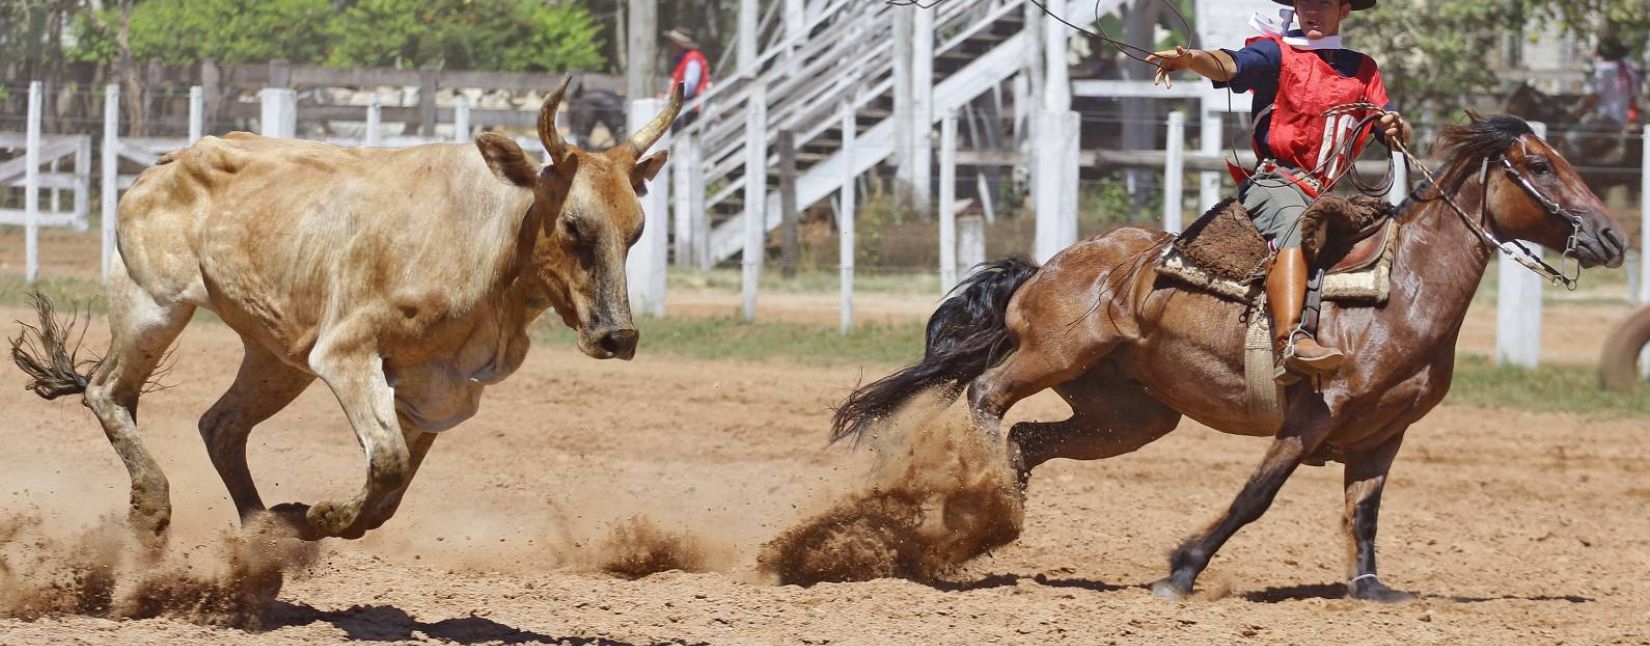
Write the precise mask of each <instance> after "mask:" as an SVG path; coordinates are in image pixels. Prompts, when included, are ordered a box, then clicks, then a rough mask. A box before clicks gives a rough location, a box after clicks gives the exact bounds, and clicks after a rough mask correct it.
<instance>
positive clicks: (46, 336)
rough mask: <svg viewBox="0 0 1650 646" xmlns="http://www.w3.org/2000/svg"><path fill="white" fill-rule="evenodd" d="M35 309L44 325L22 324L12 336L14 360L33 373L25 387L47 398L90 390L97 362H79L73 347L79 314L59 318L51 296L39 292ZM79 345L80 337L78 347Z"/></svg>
mask: <svg viewBox="0 0 1650 646" xmlns="http://www.w3.org/2000/svg"><path fill="white" fill-rule="evenodd" d="M34 310H35V313H36V314H37V315H38V316H39V319H40V327H35V326H33V325H29V324H27V323H22V324H21V325H22V326H23V330H22V332H21V333H20V334H18V335H17V338H15V339H11V360H12V361H13V362H15V363H16V364H17V367H18V368H21V369H22V370H23V372H24V373H25V374H27V375H28V376H29V383H28V384H26V385H25V387H26V388H28V389H29V390H32V391H34V393H35V394H36V395H40V396H41V397H44V398H46V399H57V398H58V397H62V396H64V395H73V394H76V393H82V392H86V384H87V383H89V382H90V380H91V369H92V368H96V367H97V363H96V362H84V361H79V360H77V359H75V351H74V350H70V349H69V346H68V344H69V340H70V338H69V337H71V336H74V329H75V325H76V324H77V322H78V317H71V318H70V319H69V320H68V322H67V323H65V322H63V321H60V320H58V318H57V315H56V312H55V311H54V309H53V308H52V301H51V299H49V298H46V297H45V296H44V295H41V294H39V293H36V294H35V295H34ZM31 336H32V337H33V338H32V339H31V338H30V337H31ZM79 346H80V343H79V340H78V339H76V340H75V348H76V349H77V350H78V349H79Z"/></svg>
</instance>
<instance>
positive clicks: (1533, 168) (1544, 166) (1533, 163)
mask: <svg viewBox="0 0 1650 646" xmlns="http://www.w3.org/2000/svg"><path fill="white" fill-rule="evenodd" d="M1530 172H1532V173H1535V174H1537V175H1551V174H1553V167H1552V165H1551V164H1548V163H1547V160H1545V159H1532V160H1530Z"/></svg>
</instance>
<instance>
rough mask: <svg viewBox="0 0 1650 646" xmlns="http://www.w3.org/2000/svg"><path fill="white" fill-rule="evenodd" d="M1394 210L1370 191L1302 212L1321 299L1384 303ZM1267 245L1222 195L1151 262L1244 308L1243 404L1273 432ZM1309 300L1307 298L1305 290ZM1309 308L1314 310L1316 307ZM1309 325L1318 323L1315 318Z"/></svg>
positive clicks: (1164, 275) (1329, 198)
mask: <svg viewBox="0 0 1650 646" xmlns="http://www.w3.org/2000/svg"><path fill="white" fill-rule="evenodd" d="M1396 211H1397V210H1396V209H1395V208H1394V207H1393V206H1392V205H1390V204H1387V203H1386V201H1384V200H1381V199H1379V198H1372V197H1364V196H1359V197H1353V198H1350V199H1349V198H1344V197H1340V196H1338V195H1325V196H1322V197H1319V198H1318V200H1317V201H1316V202H1313V203H1312V205H1311V206H1309V207H1307V209H1306V212H1305V213H1303V214H1302V215H1301V250H1302V251H1303V252H1304V253H1305V255H1306V261H1307V264H1308V265H1309V266H1310V267H1312V268H1313V269H1314V270H1316V269H1320V268H1321V269H1324V270H1325V271H1324V276H1323V279H1322V280H1321V281H1313V282H1314V283H1317V284H1316V285H1313V284H1309V286H1308V288H1309V290H1311V289H1313V288H1315V289H1316V290H1317V292H1318V294H1317V296H1318V297H1319V298H1322V299H1323V300H1330V301H1335V302H1337V303H1339V304H1340V305H1341V306H1343V307H1346V306H1360V305H1361V306H1373V305H1381V304H1384V303H1386V300H1387V295H1388V294H1389V293H1390V291H1391V273H1392V263H1393V260H1394V256H1395V255H1396V253H1397V247H1398V245H1397V239H1398V226H1399V225H1398V221H1397V219H1396V218H1395V217H1394V214H1395V213H1396ZM1270 255H1271V249H1270V248H1269V246H1268V245H1267V243H1266V240H1265V239H1264V238H1262V237H1261V235H1260V232H1259V231H1258V230H1256V229H1255V224H1254V221H1253V220H1251V219H1250V218H1249V214H1248V213H1247V212H1245V211H1244V209H1243V205H1242V204H1241V203H1239V202H1238V201H1237V200H1233V199H1227V200H1225V201H1223V202H1221V203H1219V204H1216V205H1215V207H1214V208H1212V209H1209V212H1208V213H1205V214H1203V216H1202V217H1200V218H1198V219H1197V221H1196V222H1194V223H1192V226H1190V227H1187V228H1186V231H1185V232H1184V233H1182V234H1180V235H1179V236H1178V237H1176V238H1175V239H1174V240H1173V241H1172V242H1171V243H1170V244H1168V245H1165V246H1164V249H1163V255H1162V257H1161V258H1159V259H1158V262H1157V274H1158V276H1159V279H1160V280H1163V279H1167V280H1170V281H1173V282H1176V283H1179V284H1181V285H1184V286H1186V287H1190V288H1193V289H1197V290H1201V291H1205V292H1208V293H1210V294H1214V295H1216V296H1220V297H1222V298H1225V299H1228V300H1233V301H1238V302H1240V303H1244V304H1246V305H1247V306H1248V311H1247V312H1245V316H1244V320H1245V323H1246V324H1247V326H1246V328H1247V329H1246V330H1245V331H1244V342H1243V348H1244V349H1243V354H1244V361H1243V363H1244V369H1243V371H1244V382H1245V385H1246V387H1245V389H1246V391H1247V397H1246V401H1245V408H1246V409H1247V411H1248V412H1249V414H1250V415H1251V416H1252V417H1253V418H1255V419H1257V420H1262V421H1264V422H1266V423H1267V424H1268V425H1269V426H1270V427H1271V430H1272V431H1276V430H1277V429H1278V428H1279V427H1281V426H1282V424H1283V407H1284V391H1283V389H1282V388H1281V387H1280V386H1278V384H1277V382H1276V381H1275V380H1274V379H1273V375H1274V373H1273V370H1274V363H1273V355H1274V349H1273V347H1272V332H1271V327H1272V322H1271V317H1269V316H1266V315H1265V314H1263V312H1265V311H1266V287H1265V279H1266V261H1267V259H1268V257H1269V256H1270ZM1307 298H1308V300H1309V301H1310V300H1311V299H1312V298H1313V296H1312V295H1311V294H1308V296H1307ZM1310 309H1313V310H1315V306H1314V307H1311V308H1310ZM1306 322H1307V324H1308V325H1310V326H1312V327H1313V328H1315V327H1316V317H1315V315H1314V316H1311V317H1310V318H1308V319H1307V320H1306Z"/></svg>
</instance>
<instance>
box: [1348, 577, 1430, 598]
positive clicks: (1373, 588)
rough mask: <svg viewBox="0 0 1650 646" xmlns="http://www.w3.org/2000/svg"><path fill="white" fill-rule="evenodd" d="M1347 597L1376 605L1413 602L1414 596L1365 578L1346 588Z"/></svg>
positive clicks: (1376, 580)
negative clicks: (1372, 602)
mask: <svg viewBox="0 0 1650 646" xmlns="http://www.w3.org/2000/svg"><path fill="white" fill-rule="evenodd" d="M1347 596H1349V597H1352V598H1353V599H1357V600H1359V601H1374V602H1376V603H1405V602H1409V601H1414V600H1415V595H1413V594H1410V593H1408V592H1404V591H1403V590H1394V589H1392V588H1389V587H1387V585H1386V584H1385V583H1381V582H1380V580H1378V579H1375V578H1366V579H1362V580H1359V581H1354V582H1352V584H1351V585H1349V586H1347Z"/></svg>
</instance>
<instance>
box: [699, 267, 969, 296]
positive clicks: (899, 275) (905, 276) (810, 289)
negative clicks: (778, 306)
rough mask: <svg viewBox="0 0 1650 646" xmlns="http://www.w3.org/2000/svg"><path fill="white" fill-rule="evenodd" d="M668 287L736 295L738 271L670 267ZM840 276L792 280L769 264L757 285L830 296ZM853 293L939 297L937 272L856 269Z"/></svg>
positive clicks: (808, 274)
mask: <svg viewBox="0 0 1650 646" xmlns="http://www.w3.org/2000/svg"><path fill="white" fill-rule="evenodd" d="M667 276H668V278H667V280H668V281H669V287H670V288H672V289H675V288H686V289H720V290H727V291H730V292H737V291H739V290H740V289H741V287H742V283H741V280H742V278H741V277H740V270H739V269H738V268H726V269H724V268H720V267H719V268H716V269H711V270H709V271H702V270H698V269H684V268H681V267H671V268H670V269H669V271H668V273H667ZM841 285H842V274H841V272H840V271H839V270H837V269H816V268H799V269H798V270H797V272H796V277H795V278H785V277H784V276H782V275H780V272H779V267H778V266H776V265H774V264H770V265H768V266H764V267H763V268H762V275H761V278H759V279H757V286H758V288H759V289H760V291H762V292H764V293H780V294H833V293H836V292H837V290H839V289H840V288H841ZM854 291H855V292H856V293H876V294H899V295H905V294H923V295H931V294H938V293H939V291H940V277H939V273H938V271H937V270H936V271H933V272H929V271H917V270H911V271H895V270H888V269H886V268H885V269H883V270H880V271H879V270H869V271H868V270H865V269H859V270H856V271H855V274H854Z"/></svg>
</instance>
